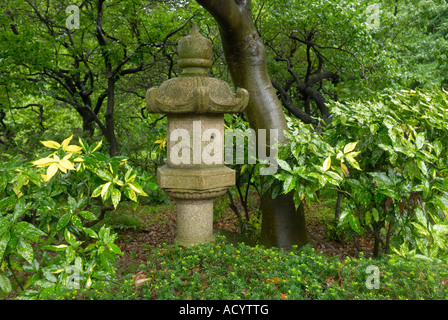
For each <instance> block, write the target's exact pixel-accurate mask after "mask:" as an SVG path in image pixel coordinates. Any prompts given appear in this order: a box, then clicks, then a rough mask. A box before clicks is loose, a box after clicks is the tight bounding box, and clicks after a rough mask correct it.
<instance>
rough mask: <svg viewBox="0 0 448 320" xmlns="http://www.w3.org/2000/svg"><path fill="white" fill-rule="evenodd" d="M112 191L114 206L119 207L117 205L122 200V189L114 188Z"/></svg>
mask: <svg viewBox="0 0 448 320" xmlns="http://www.w3.org/2000/svg"><path fill="white" fill-rule="evenodd" d="M111 193H112V204H113V205H114V208H115V209H117V206H118V204H119V203H120V200H121V192H120V190H118V189H116V188H113V189H112V192H111Z"/></svg>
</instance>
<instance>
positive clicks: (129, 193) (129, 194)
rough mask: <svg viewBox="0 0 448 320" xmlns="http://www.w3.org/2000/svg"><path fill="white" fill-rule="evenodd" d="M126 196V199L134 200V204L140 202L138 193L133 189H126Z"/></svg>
mask: <svg viewBox="0 0 448 320" xmlns="http://www.w3.org/2000/svg"><path fill="white" fill-rule="evenodd" d="M124 194H125V196H126V197H128V199H130V200H132V201H134V202H137V201H138V200H137V195H136V193H135V192H134V190H132V189H131V188H125V189H124Z"/></svg>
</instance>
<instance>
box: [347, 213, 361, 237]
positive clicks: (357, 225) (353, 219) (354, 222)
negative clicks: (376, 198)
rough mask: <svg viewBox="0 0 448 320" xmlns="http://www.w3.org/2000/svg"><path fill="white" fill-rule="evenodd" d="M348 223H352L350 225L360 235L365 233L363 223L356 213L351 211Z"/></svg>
mask: <svg viewBox="0 0 448 320" xmlns="http://www.w3.org/2000/svg"><path fill="white" fill-rule="evenodd" d="M348 223H349V224H350V227H351V228H352V230H353V231H355V232H356V233H358V234H359V235H362V234H363V230H362V228H361V225H360V223H359V219H358V217H357V216H355V215H354V214H352V213H351V214H350V216H349V217H348Z"/></svg>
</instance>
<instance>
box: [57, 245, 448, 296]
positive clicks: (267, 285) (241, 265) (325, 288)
mask: <svg viewBox="0 0 448 320" xmlns="http://www.w3.org/2000/svg"><path fill="white" fill-rule="evenodd" d="M140 268H141V269H140V271H138V272H137V273H136V274H128V275H126V276H125V277H124V278H122V279H118V281H117V282H116V283H109V284H108V285H105V286H104V287H103V288H97V289H95V290H89V291H86V290H83V289H81V290H77V291H72V292H71V293H66V295H65V296H64V297H61V296H54V298H64V299H101V300H109V299H120V300H122V299H123V300H128V299H144V300H147V299H162V300H165V299H166V300H172V299H208V300H215V299H216V300H221V299H230V300H239V299H249V300H266V299H281V300H283V299H284V300H318V299H322V300H324V299H325V300H335V299H446V298H448V286H447V284H448V281H447V280H446V279H447V278H448V271H447V270H448V269H447V265H446V264H442V263H427V262H424V261H420V260H417V261H412V260H405V259H402V258H400V257H398V256H394V257H386V256H383V257H381V258H380V259H377V260H372V259H371V258H369V259H367V258H364V257H363V256H361V257H360V258H359V259H354V258H347V259H345V260H343V261H340V260H338V259H336V258H328V257H325V256H324V255H319V254H317V253H316V252H315V251H314V249H313V248H312V247H310V246H305V247H303V248H301V249H297V248H295V249H293V250H291V251H287V250H279V249H272V248H271V249H266V248H265V247H262V246H255V247H251V246H247V245H245V244H244V243H240V244H238V245H233V244H228V243H227V242H226V241H225V240H224V238H222V237H218V239H217V242H216V243H215V244H204V245H196V246H193V247H188V248H185V247H179V246H167V245H165V246H160V247H159V248H156V249H154V250H153V251H152V252H151V254H150V256H149V257H148V262H147V264H146V265H142V266H140ZM371 269H372V270H378V271H379V273H377V274H378V278H377V279H376V280H375V279H372V277H374V272H373V271H371ZM375 281H376V282H375Z"/></svg>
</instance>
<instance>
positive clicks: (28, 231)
mask: <svg viewBox="0 0 448 320" xmlns="http://www.w3.org/2000/svg"><path fill="white" fill-rule="evenodd" d="M14 231H15V232H16V234H18V235H20V236H21V237H24V238H27V239H29V240H31V241H34V242H40V241H42V239H40V238H39V237H44V236H46V235H47V234H46V233H45V232H43V231H42V230H40V229H38V228H36V227H35V226H34V225H32V224H31V223H29V222H27V221H20V222H19V223H18V224H17V225H16V226H15V229H14Z"/></svg>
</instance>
